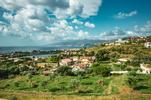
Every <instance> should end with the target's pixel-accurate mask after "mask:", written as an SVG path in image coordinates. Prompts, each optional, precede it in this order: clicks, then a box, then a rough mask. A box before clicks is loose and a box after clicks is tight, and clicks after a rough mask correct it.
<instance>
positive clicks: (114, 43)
mask: <svg viewBox="0 0 151 100" xmlns="http://www.w3.org/2000/svg"><path fill="white" fill-rule="evenodd" d="M128 42H129V41H128V40H122V39H118V40H117V41H115V42H111V43H106V44H105V45H106V46H108V45H122V44H125V43H128Z"/></svg>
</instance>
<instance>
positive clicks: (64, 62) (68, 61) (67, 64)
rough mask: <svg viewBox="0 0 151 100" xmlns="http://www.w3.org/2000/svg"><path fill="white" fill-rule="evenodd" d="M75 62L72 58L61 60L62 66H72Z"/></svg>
mask: <svg viewBox="0 0 151 100" xmlns="http://www.w3.org/2000/svg"><path fill="white" fill-rule="evenodd" d="M72 64H73V60H72V59H68V58H67V59H62V60H61V61H60V66H70V65H72Z"/></svg>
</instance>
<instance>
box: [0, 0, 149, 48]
mask: <svg viewBox="0 0 151 100" xmlns="http://www.w3.org/2000/svg"><path fill="white" fill-rule="evenodd" d="M150 9H151V0H32V1H31V0H0V46H29V45H30V46H37V45H43V44H50V43H53V42H58V41H66V40H73V39H75V40H80V39H100V40H101V39H106V40H110V39H114V38H122V37H126V36H141V35H144V36H145V35H151V13H150Z"/></svg>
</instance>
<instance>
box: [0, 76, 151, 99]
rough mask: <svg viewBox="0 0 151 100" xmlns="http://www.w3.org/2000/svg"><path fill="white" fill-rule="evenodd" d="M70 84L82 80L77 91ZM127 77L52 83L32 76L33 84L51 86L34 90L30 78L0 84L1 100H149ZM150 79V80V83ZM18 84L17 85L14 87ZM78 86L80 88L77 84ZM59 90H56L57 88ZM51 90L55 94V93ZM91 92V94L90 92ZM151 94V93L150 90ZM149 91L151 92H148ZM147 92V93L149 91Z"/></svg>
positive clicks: (59, 79)
mask: <svg viewBox="0 0 151 100" xmlns="http://www.w3.org/2000/svg"><path fill="white" fill-rule="evenodd" d="M147 78H149V76H148V77H147ZM71 80H80V82H79V85H78V86H76V87H72V88H71V87H69V86H70V85H71V84H70V85H69V84H68V83H70V82H71ZM98 80H104V81H105V83H104V85H102V86H100V85H98V83H97V81H98ZM126 80H127V75H121V76H111V77H109V78H102V77H100V76H91V77H83V78H78V77H71V76H68V77H67V76H57V77H56V78H55V79H54V80H50V79H49V77H48V76H33V77H32V78H31V79H30V81H32V82H36V83H38V84H40V83H41V82H43V81H48V83H47V84H46V85H45V86H44V87H45V88H44V87H43V86H41V85H38V86H37V87H31V86H30V84H29V83H30V81H29V79H28V77H25V76H22V77H16V78H14V79H7V80H0V88H1V90H0V98H5V99H8V100H71V99H72V100H150V99H151V95H150V94H143V92H141V91H143V90H141V91H140V92H138V91H135V90H133V89H131V88H130V87H128V86H127V84H126V82H125V81H126ZM149 81H150V79H149V80H148V82H149ZM16 82H19V84H18V85H15V84H16ZM76 85H77V84H76ZM56 87H57V89H56V90H55V89H54V88H56ZM52 90H53V91H54V92H52ZM90 90H91V91H90ZM149 90H150V89H149ZM149 90H148V91H149ZM146 91H147V90H146Z"/></svg>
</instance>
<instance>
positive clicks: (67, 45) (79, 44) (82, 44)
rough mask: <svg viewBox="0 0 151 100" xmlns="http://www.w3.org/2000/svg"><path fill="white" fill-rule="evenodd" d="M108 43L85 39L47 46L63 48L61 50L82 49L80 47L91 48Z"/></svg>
mask: <svg viewBox="0 0 151 100" xmlns="http://www.w3.org/2000/svg"><path fill="white" fill-rule="evenodd" d="M104 42H106V41H105V40H90V39H84V40H68V41H63V42H56V43H51V44H48V45H45V46H48V47H58V48H59V47H61V48H63V47H64V48H80V47H91V46H94V45H97V44H101V43H104Z"/></svg>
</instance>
